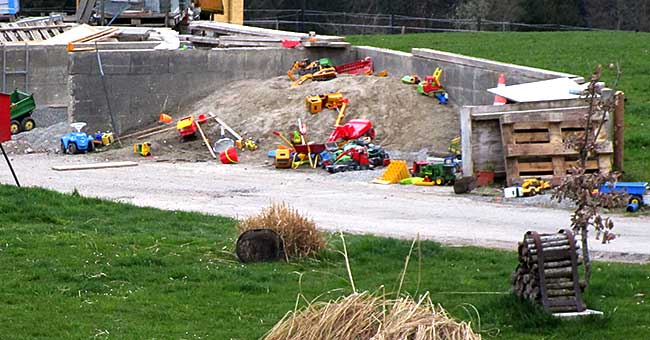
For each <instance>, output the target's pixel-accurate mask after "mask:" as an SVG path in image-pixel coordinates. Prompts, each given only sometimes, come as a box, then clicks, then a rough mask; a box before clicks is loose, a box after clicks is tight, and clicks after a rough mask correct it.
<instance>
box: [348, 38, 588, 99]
mask: <svg viewBox="0 0 650 340" xmlns="http://www.w3.org/2000/svg"><path fill="white" fill-rule="evenodd" d="M353 49H354V50H355V51H356V57H357V59H361V58H364V57H366V56H368V57H371V58H372V59H373V61H374V64H375V70H378V71H379V70H382V69H386V70H388V73H389V75H391V76H393V77H396V78H397V77H401V76H403V75H407V74H418V75H420V76H425V75H427V74H432V73H433V71H435V69H436V67H440V68H442V69H443V73H442V78H441V82H442V84H443V85H444V86H445V89H446V90H447V92H448V93H449V97H450V100H451V101H452V102H454V103H455V104H457V105H490V104H492V102H493V99H494V95H491V94H490V93H489V92H487V91H486V90H487V89H489V88H492V87H496V84H497V80H498V79H499V74H500V73H504V74H505V76H506V82H507V83H508V84H523V83H528V82H533V81H539V80H546V79H553V78H560V77H569V78H575V77H576V76H575V75H572V74H567V73H561V72H555V71H549V70H543V69H538V68H532V67H526V66H520V65H514V64H508V63H500V62H496V61H492V60H487V59H481V58H473V57H467V56H463V55H460V54H455V53H448V52H442V51H435V50H430V49H423V48H414V49H413V50H412V51H411V52H412V53H405V52H399V51H393V50H387V49H382V48H376V47H368V46H355V47H353Z"/></svg>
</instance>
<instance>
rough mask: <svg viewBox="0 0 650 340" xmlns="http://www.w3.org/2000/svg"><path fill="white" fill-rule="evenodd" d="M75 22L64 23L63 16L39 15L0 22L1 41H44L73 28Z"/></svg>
mask: <svg viewBox="0 0 650 340" xmlns="http://www.w3.org/2000/svg"><path fill="white" fill-rule="evenodd" d="M73 26H74V24H65V23H63V16H51V17H38V18H29V19H25V20H20V21H17V22H13V23H3V24H0V42H1V43H23V42H34V41H43V40H47V39H50V38H52V37H55V36H57V35H59V34H61V33H63V32H65V31H66V30H68V29H70V28H72V27H73Z"/></svg>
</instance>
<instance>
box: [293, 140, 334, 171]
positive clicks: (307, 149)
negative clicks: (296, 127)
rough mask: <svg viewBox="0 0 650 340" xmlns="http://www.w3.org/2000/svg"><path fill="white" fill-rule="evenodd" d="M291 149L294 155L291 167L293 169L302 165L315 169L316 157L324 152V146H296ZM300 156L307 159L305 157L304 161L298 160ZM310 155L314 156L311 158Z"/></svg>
mask: <svg viewBox="0 0 650 340" xmlns="http://www.w3.org/2000/svg"><path fill="white" fill-rule="evenodd" d="M293 147H294V150H295V153H294V157H293V162H292V167H293V168H294V169H296V168H298V167H300V166H301V165H304V164H309V166H311V167H312V168H314V169H315V168H316V166H317V164H318V158H319V156H318V155H320V153H321V152H323V151H325V150H326V148H325V144H309V145H307V144H296V145H294V146H293ZM300 154H304V155H307V157H305V159H300V158H299V155H300ZM311 155H314V156H313V158H312V156H311Z"/></svg>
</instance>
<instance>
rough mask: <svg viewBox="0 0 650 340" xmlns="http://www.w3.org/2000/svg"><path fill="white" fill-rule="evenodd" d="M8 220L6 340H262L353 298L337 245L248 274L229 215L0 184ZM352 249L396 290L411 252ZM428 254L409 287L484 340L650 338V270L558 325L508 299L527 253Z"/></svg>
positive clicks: (2, 259) (592, 293) (602, 283)
mask: <svg viewBox="0 0 650 340" xmlns="http://www.w3.org/2000/svg"><path fill="white" fill-rule="evenodd" d="M0 212H1V213H0V226H1V227H0V268H2V271H0V292H2V293H1V294H0V311H2V312H0V334H2V339H26V338H53V339H81V338H85V339H87V338H93V337H96V338H107V337H110V338H117V339H144V338H157V339H181V338H183V339H194V338H197V339H198V338H201V339H206V338H210V339H256V338H259V337H260V336H261V335H263V334H264V333H265V332H266V331H267V330H269V329H270V328H271V327H272V325H273V324H274V323H275V322H277V321H278V320H279V319H280V318H281V317H282V316H283V315H284V313H285V312H287V311H288V310H291V309H292V308H293V305H294V302H295V298H296V295H297V294H298V293H299V292H302V293H303V294H304V295H305V296H306V297H307V298H308V299H312V298H315V297H316V296H318V295H320V294H323V293H326V292H329V293H327V294H325V295H324V296H323V298H334V297H337V296H339V295H341V294H346V293H349V291H350V289H349V287H350V286H349V284H348V282H347V275H346V271H345V266H344V262H343V259H342V257H341V256H340V255H339V254H338V253H337V250H339V249H341V242H340V240H339V238H338V236H336V235H334V236H332V235H329V236H328V238H329V239H330V243H329V246H328V250H327V251H325V252H323V254H322V256H321V257H320V258H319V259H318V260H305V261H298V262H292V263H265V264H254V265H242V264H240V263H239V262H238V261H237V260H236V259H235V257H234V256H233V254H232V251H233V248H234V243H235V239H236V232H235V222H234V221H233V220H231V219H227V218H220V217H214V216H207V215H201V214H194V213H184V212H170V211H161V210H156V209H149V208H138V207H134V206H130V205H124V204H118V203H112V202H107V201H101V200H97V199H86V198H82V197H79V196H78V195H74V194H73V195H69V194H68V195H66V194H59V193H55V192H51V191H46V190H41V189H29V188H23V189H18V188H14V187H10V186H0ZM346 243H347V248H348V251H349V255H350V258H351V267H352V271H353V273H354V278H355V281H356V284H357V287H359V289H362V290H371V291H374V290H376V289H378V288H379V287H380V286H381V285H384V286H385V289H386V291H388V292H391V291H395V290H396V286H397V283H398V279H399V275H400V271H401V269H402V267H403V264H404V258H405V257H406V255H407V254H408V252H409V248H410V242H408V241H398V240H394V239H385V238H376V237H362V236H347V242H346ZM420 249H421V255H422V256H421V261H419V260H418V259H419V256H418V251H416V252H415V253H414V256H413V258H412V260H411V265H410V267H409V270H408V273H407V275H406V280H405V283H404V287H405V291H406V292H408V293H410V294H412V295H417V294H418V293H422V292H423V291H425V290H428V291H430V292H431V296H432V299H433V300H434V302H437V303H440V304H442V305H443V306H444V307H445V308H447V309H448V310H449V311H450V312H451V313H452V315H453V316H455V317H457V318H462V319H465V320H472V323H473V325H474V328H475V330H477V331H480V332H481V333H482V334H483V336H484V338H485V339H493V338H494V339H518V340H520V339H576V338H582V339H648V338H650V313H648V308H649V307H648V304H649V303H650V301H648V300H647V299H648V296H650V265H623V264H609V263H598V264H596V266H595V273H594V277H593V281H592V287H591V289H590V290H589V292H588V294H587V295H586V301H587V303H588V305H589V307H591V308H595V309H599V310H602V311H604V312H605V315H606V316H605V318H604V319H603V320H596V319H590V320H585V321H581V322H560V321H557V320H553V319H550V318H549V317H547V316H544V315H543V314H541V313H540V312H539V311H538V310H536V309H534V308H532V307H530V306H529V305H527V304H522V303H520V302H518V301H517V300H516V299H515V298H514V297H513V296H511V295H509V294H507V291H508V284H509V282H508V281H509V276H510V273H511V271H512V270H513V269H514V267H515V265H516V254H515V253H513V252H503V251H495V250H487V249H478V248H448V247H442V246H440V245H438V244H436V243H434V242H422V243H421V245H420ZM299 273H300V274H302V285H301V286H299V285H298V276H299ZM639 294H645V295H643V296H642V295H639ZM470 305H472V306H474V307H476V309H477V310H478V312H479V314H478V315H477V314H476V313H474V312H472V307H470ZM479 317H480V322H479Z"/></svg>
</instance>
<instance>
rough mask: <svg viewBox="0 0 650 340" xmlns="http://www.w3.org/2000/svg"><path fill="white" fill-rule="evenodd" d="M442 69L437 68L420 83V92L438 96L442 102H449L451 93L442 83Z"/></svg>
mask: <svg viewBox="0 0 650 340" xmlns="http://www.w3.org/2000/svg"><path fill="white" fill-rule="evenodd" d="M441 75H442V69H440V68H436V71H435V72H434V73H433V75H430V76H426V77H425V78H424V80H423V81H421V82H420V83H419V84H418V92H419V93H420V94H423V95H425V96H430V97H436V99H438V101H439V102H440V104H447V101H448V99H449V95H448V94H447V91H445V88H444V87H443V86H442V84H441V83H440V76H441Z"/></svg>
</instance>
